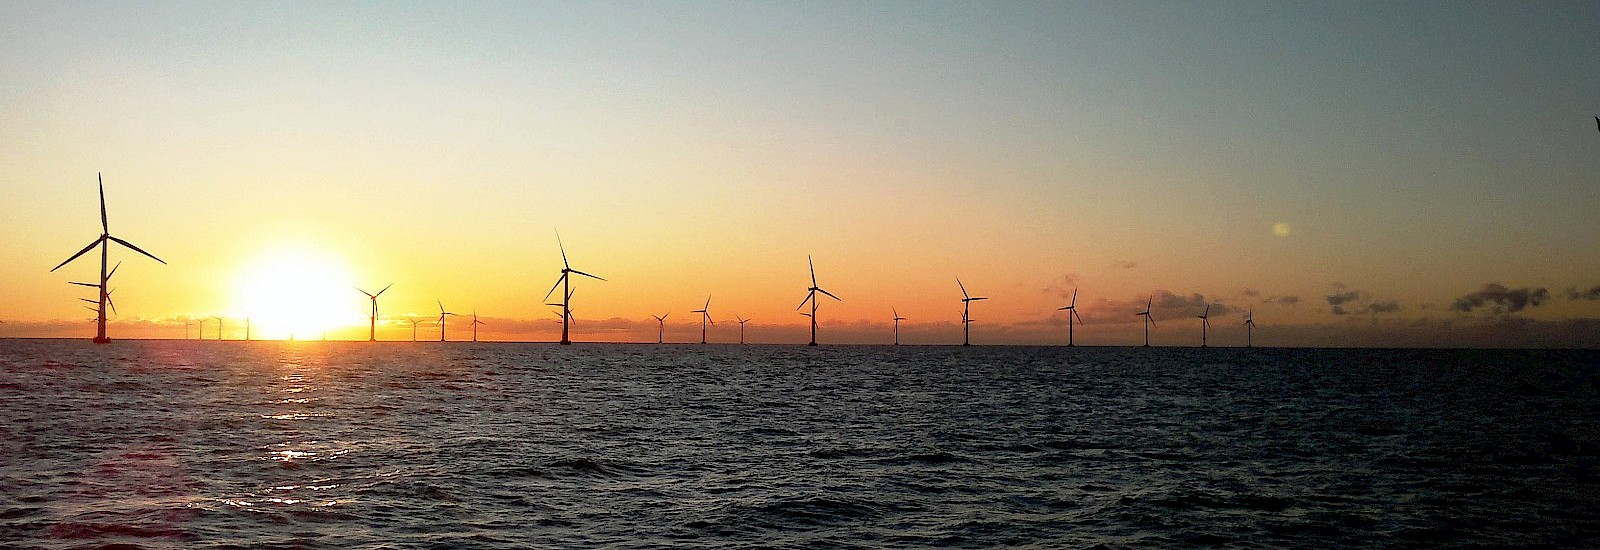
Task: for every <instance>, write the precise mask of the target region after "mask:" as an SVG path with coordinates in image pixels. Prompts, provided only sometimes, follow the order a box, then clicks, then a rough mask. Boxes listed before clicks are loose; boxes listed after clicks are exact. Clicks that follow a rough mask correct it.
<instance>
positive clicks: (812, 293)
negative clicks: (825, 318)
mask: <svg viewBox="0 0 1600 550" xmlns="http://www.w3.org/2000/svg"><path fill="white" fill-rule="evenodd" d="M806 265H808V266H810V267H811V288H808V289H806V299H804V300H801V301H800V305H798V306H795V309H800V308H803V307H806V302H811V343H809V344H806V345H808V346H815V345H817V293H818V292H821V293H823V294H826V295H827V296H828V297H829V298H833V299H834V300H837V301H840V302H843V301H844V300H840V299H839V297H838V296H834V295H833V293H831V292H828V291H826V290H823V289H821V288H818V287H817V266H816V264H813V263H811V256H806ZM743 327H744V325H742V324H741V325H740V329H739V330H740V333H741V334H743V332H744V328H743ZM741 339H742V337H741ZM740 343H743V342H740Z"/></svg>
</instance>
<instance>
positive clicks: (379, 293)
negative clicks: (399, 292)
mask: <svg viewBox="0 0 1600 550" xmlns="http://www.w3.org/2000/svg"><path fill="white" fill-rule="evenodd" d="M391 286H394V283H389V284H388V285H385V286H384V287H383V290H380V291H378V293H377V294H373V295H372V297H373V298H377V297H379V296H382V295H383V293H384V292H388V290H389V287H391Z"/></svg>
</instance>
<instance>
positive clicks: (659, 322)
mask: <svg viewBox="0 0 1600 550" xmlns="http://www.w3.org/2000/svg"><path fill="white" fill-rule="evenodd" d="M707 305H710V304H709V303H708V304H707ZM668 315H672V312H670V311H668V312H666V313H664V314H661V315H654V314H652V315H650V316H651V317H655V318H656V343H657V344H665V343H667V316H668Z"/></svg>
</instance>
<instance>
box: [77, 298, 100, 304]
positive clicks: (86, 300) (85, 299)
mask: <svg viewBox="0 0 1600 550" xmlns="http://www.w3.org/2000/svg"><path fill="white" fill-rule="evenodd" d="M78 299H79V300H82V301H85V302H89V303H91V304H98V303H100V301H99V300H90V299H88V298H78Z"/></svg>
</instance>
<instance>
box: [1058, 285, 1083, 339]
mask: <svg viewBox="0 0 1600 550" xmlns="http://www.w3.org/2000/svg"><path fill="white" fill-rule="evenodd" d="M1056 311H1065V312H1067V347H1069V348H1070V347H1072V345H1073V344H1072V318H1073V317H1077V318H1078V321H1079V322H1083V316H1082V315H1078V289H1077V288H1073V289H1072V303H1070V304H1068V305H1067V307H1060V308H1056Z"/></svg>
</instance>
